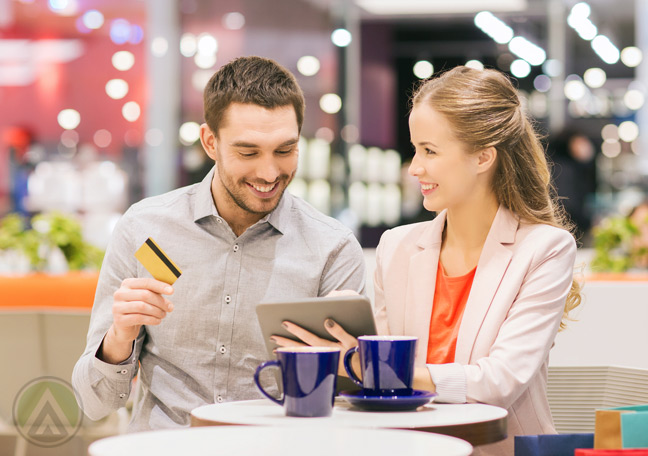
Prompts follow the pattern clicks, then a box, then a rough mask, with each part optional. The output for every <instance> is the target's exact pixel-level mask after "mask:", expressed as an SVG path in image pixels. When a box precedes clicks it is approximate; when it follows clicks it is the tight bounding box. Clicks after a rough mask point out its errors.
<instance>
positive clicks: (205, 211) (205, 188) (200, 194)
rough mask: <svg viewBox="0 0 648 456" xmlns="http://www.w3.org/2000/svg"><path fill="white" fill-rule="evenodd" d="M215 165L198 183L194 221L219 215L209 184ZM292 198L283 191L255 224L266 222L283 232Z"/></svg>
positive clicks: (287, 223) (288, 216)
mask: <svg viewBox="0 0 648 456" xmlns="http://www.w3.org/2000/svg"><path fill="white" fill-rule="evenodd" d="M215 171H216V167H215V166H214V167H212V169H211V170H210V171H209V172H208V173H207V175H206V176H205V178H204V179H203V180H202V182H200V184H198V190H197V192H196V202H195V204H194V222H197V221H199V220H201V219H203V218H206V217H210V216H212V217H220V215H219V214H218V209H216V205H215V204H214V197H213V195H212V190H211V184H212V179H213V178H214V173H215ZM292 198H293V196H292V195H291V194H289V193H288V192H287V191H286V192H284V194H283V196H282V197H281V199H280V200H279V204H278V205H277V207H276V208H275V209H274V211H272V212H270V213H269V214H268V215H266V216H265V217H263V218H262V219H261V220H259V221H258V222H257V223H255V225H260V224H261V223H264V222H268V223H269V224H270V225H272V226H273V227H274V228H275V229H276V230H277V231H279V232H280V233H282V234H283V233H284V232H285V230H286V229H287V228H288V225H289V223H290V221H289V219H290V215H289V213H290V208H291V207H292Z"/></svg>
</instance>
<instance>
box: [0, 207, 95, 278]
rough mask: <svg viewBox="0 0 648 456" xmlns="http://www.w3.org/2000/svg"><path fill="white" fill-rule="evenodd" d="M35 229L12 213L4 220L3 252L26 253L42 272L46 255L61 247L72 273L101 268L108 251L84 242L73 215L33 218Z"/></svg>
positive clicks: (0, 231) (0, 223)
mask: <svg viewBox="0 0 648 456" xmlns="http://www.w3.org/2000/svg"><path fill="white" fill-rule="evenodd" d="M31 226H32V228H31V229H26V223H25V220H24V219H23V218H22V217H21V216H19V215H18V214H9V215H7V216H5V217H4V218H3V219H2V220H0V250H9V249H13V250H19V251H22V252H23V253H24V254H25V255H26V256H27V257H28V258H29V260H30V262H31V265H32V268H34V269H42V268H43V267H44V265H45V262H46V257H45V255H44V252H46V251H47V249H49V248H51V247H58V248H59V249H61V251H62V252H63V255H64V256H65V259H66V260H67V263H68V268H69V269H71V270H79V269H85V268H89V269H98V268H99V267H100V266H101V262H102V260H103V255H104V252H103V250H101V249H100V248H98V247H95V246H93V245H91V244H88V243H87V242H85V241H84V240H83V235H82V230H81V224H80V223H79V222H78V221H77V220H76V219H75V218H74V217H73V216H70V215H66V214H62V213H60V212H51V213H46V214H39V215H36V216H34V217H33V218H32V219H31Z"/></svg>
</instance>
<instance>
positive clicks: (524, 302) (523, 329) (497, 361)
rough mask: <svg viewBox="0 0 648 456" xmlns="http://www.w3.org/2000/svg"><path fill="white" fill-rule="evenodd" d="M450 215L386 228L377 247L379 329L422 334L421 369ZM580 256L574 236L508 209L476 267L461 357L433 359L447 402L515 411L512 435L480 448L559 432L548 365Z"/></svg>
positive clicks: (507, 447) (507, 446) (503, 447)
mask: <svg viewBox="0 0 648 456" xmlns="http://www.w3.org/2000/svg"><path fill="white" fill-rule="evenodd" d="M445 218H446V212H445V211H443V212H441V213H439V215H438V216H437V217H436V218H435V219H434V220H432V221H430V222H423V223H417V224H413V225H406V226H401V227H397V228H394V229H392V230H389V231H386V232H385V233H384V234H383V236H382V238H381V240H380V244H379V245H378V248H377V251H376V272H375V278H374V280H375V285H374V286H375V293H376V295H375V306H376V323H377V325H378V330H379V332H380V333H383V334H394V335H401V334H403V335H414V336H417V337H418V338H419V342H418V347H417V357H416V362H417V365H419V366H422V365H425V360H426V355H427V353H426V352H427V344H428V336H429V327H430V317H431V312H432V302H433V299H434V286H435V278H436V271H437V265H438V262H439V253H440V249H441V234H442V232H443V227H444V225H445ZM575 256H576V243H575V241H574V238H573V236H572V235H571V234H570V233H569V232H567V231H565V230H562V229H559V228H555V227H552V226H549V225H529V224H524V223H520V222H519V221H518V219H517V218H516V217H515V216H514V215H513V214H512V213H511V212H510V211H508V210H507V209H505V208H503V207H501V206H500V208H499V210H498V211H497V215H496V216H495V219H494V221H493V225H492V226H491V229H490V231H489V233H488V237H487V238H486V242H485V244H484V248H483V250H482V253H481V256H480V258H479V263H478V264H477V271H476V273H475V278H474V281H473V285H472V289H471V291H470V295H469V297H468V301H467V303H466V309H465V311H464V315H463V319H462V321H461V326H460V328H459V335H458V338H457V348H456V354H455V363H453V364H443V365H428V368H429V370H430V373H431V375H432V379H433V381H434V382H435V384H436V385H437V392H438V393H439V398H440V399H441V400H445V401H449V402H481V403H486V404H492V405H497V406H500V407H504V408H506V409H508V412H509V416H508V435H509V437H508V439H507V440H505V441H502V442H499V443H496V444H492V445H488V446H482V447H479V450H478V451H476V452H475V454H493V455H498V456H502V455H513V436H515V435H522V434H548V433H555V430H554V427H553V421H552V418H551V412H550V410H549V404H548V401H547V393H546V385H547V364H548V359H549V350H550V349H551V347H552V345H553V342H554V338H555V336H556V333H557V331H558V328H559V325H560V321H561V318H562V315H563V308H564V305H565V299H566V297H567V293H568V291H569V289H570V287H571V283H572V276H573V267H574V260H575Z"/></svg>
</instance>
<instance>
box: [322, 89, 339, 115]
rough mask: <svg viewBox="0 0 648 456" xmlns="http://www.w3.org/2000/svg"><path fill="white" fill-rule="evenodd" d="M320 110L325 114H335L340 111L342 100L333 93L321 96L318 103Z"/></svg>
mask: <svg viewBox="0 0 648 456" xmlns="http://www.w3.org/2000/svg"><path fill="white" fill-rule="evenodd" d="M319 105H320V108H321V109H322V111H324V112H325V113H327V114H335V113H336V112H338V111H339V110H340V109H342V99H341V98H340V96H339V95H337V94H335V93H327V94H324V95H322V98H320V101H319Z"/></svg>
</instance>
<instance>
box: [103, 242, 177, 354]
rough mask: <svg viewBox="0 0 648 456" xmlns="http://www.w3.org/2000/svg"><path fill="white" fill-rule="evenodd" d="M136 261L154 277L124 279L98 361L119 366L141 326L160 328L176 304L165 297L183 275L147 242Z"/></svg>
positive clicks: (154, 246) (116, 293) (153, 243)
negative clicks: (157, 326) (156, 326)
mask: <svg viewBox="0 0 648 456" xmlns="http://www.w3.org/2000/svg"><path fill="white" fill-rule="evenodd" d="M135 258H137V259H138V260H139V262H140V263H141V264H142V265H143V266H144V267H145V268H146V270H147V271H148V272H149V273H150V274H151V275H152V276H153V278H152V279H151V278H148V277H133V278H128V279H124V281H123V282H122V284H121V286H120V287H119V289H118V290H117V291H116V292H115V294H114V295H113V296H114V297H113V324H112V326H111V328H110V330H109V331H108V333H107V334H106V336H105V338H104V341H103V343H102V345H101V347H100V353H99V357H100V359H103V360H104V361H106V362H109V363H112V364H117V363H120V362H122V361H124V360H126V359H127V358H128V357H129V356H130V354H131V353H132V349H133V341H134V340H135V339H136V338H137V336H138V334H139V331H140V328H141V327H142V325H159V324H160V323H161V322H162V319H163V318H165V317H166V315H167V313H169V312H171V311H172V310H173V303H172V302H171V301H169V300H168V299H167V298H166V297H165V295H171V294H172V293H173V287H172V286H171V285H173V284H174V283H175V281H176V280H177V279H178V277H180V274H182V271H181V270H180V268H179V267H178V266H177V265H176V264H175V263H174V262H173V261H171V259H170V258H169V257H168V256H167V255H166V253H164V251H163V250H162V249H161V248H160V246H159V245H157V244H156V243H155V241H153V239H151V238H148V239H147V240H146V241H145V242H144V244H142V246H141V247H140V248H139V249H138V250H137V252H135Z"/></svg>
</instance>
